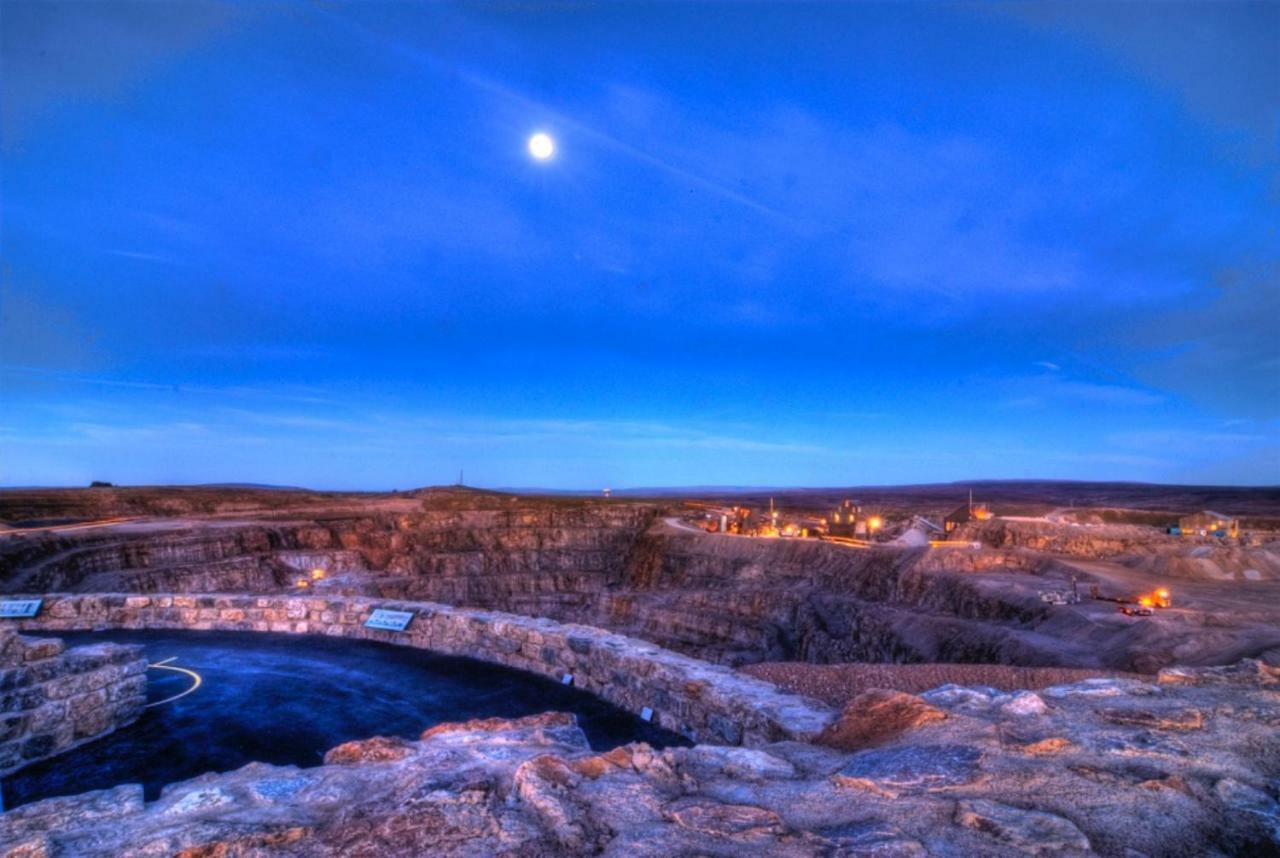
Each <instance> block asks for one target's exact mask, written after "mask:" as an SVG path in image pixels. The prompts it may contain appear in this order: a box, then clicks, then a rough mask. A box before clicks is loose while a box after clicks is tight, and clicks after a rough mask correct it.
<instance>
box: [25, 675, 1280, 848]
mask: <svg viewBox="0 0 1280 858" xmlns="http://www.w3.org/2000/svg"><path fill="white" fill-rule="evenodd" d="M1271 661H1272V663H1268V662H1267V661H1260V660H1246V661H1243V662H1240V663H1238V664H1237V665H1235V666H1232V667H1225V668H1200V669H1181V668H1175V669H1168V670H1165V671H1162V672H1161V674H1160V675H1159V678H1158V681H1157V682H1154V683H1149V682H1144V681H1140V680H1134V679H1125V678H1099V679H1091V680H1086V681H1082V682H1076V683H1072V684H1068V685H1059V686H1052V687H1049V688H1045V689H1042V690H1041V691H1039V692H1038V693H1037V692H1031V691H1021V692H1012V693H1010V692H1000V691H996V690H995V689H990V688H982V687H960V686H954V685H951V686H943V687H940V688H937V689H933V690H931V691H928V692H925V693H924V694H921V695H918V696H917V695H908V694H903V693H899V692H887V691H881V692H868V693H867V694H864V695H862V696H860V697H859V698H857V699H855V700H854V701H852V702H851V703H850V705H849V706H848V707H847V708H846V710H845V713H844V716H843V718H842V719H841V721H840V722H839V723H838V724H836V725H834V726H833V727H832V728H831V729H830V730H829V731H828V734H827V735H825V736H824V737H823V738H822V739H821V740H820V741H819V743H816V744H808V743H801V742H782V743H777V744H772V745H767V746H764V747H762V748H755V749H747V748H737V747H722V746H711V745H699V746H696V747H693V748H675V749H668V750H664V751H660V752H659V751H654V750H652V749H651V748H649V747H648V746H647V745H642V744H636V745H628V746H624V747H622V748H618V749H615V750H613V751H610V752H608V753H603V754H599V753H595V752H593V751H591V749H590V748H589V747H588V746H587V743H586V740H585V737H584V736H583V734H582V732H581V731H580V730H579V729H578V727H577V726H576V724H575V723H574V720H573V718H572V716H568V715H563V714H556V713H547V714H544V715H539V716H533V717H530V718H524V719H520V720H515V721H508V720H500V719H491V720H485V721H472V722H467V723H463V724H449V725H441V726H437V727H434V728H431V729H429V730H427V731H426V732H424V733H423V734H422V736H421V737H420V738H419V739H418V740H417V741H407V740H403V739H394V738H373V739H368V740H365V741H360V742H353V743H349V744H346V745H342V746H340V747H338V748H335V749H333V750H332V751H330V752H329V754H328V755H327V756H326V758H325V764H324V765H323V766H319V767H316V768H310V769H298V768H294V767H275V766H268V765H264V764H258V763H255V764H252V765H249V766H246V767H245V768H243V769H240V770H239V771H235V772H229V773H225V774H209V775H205V776H202V777H200V778H196V779H194V780H191V781H187V782H185V783H180V784H174V785H172V786H170V787H168V788H167V789H166V790H165V792H164V794H163V795H162V797H161V798H160V799H159V800H158V801H155V802H152V803H150V804H144V802H143V799H142V788H141V787H140V786H121V787H117V788H115V789H112V790H106V791H101V792H95V793H87V794H84V795H81V796H75V797H70V798H56V799H49V800H46V801H42V802H39V803H36V804H32V805H28V806H25V807H21V808H18V809H16V810H14V811H11V812H9V813H7V814H4V815H3V816H0V855H6V856H38V855H52V856H57V855H77V856H81V855H83V856H120V855H126V856H129V855H131V856H139V855H173V854H178V855H183V856H192V857H193V858H194V856H236V855H257V854H272V855H286V856H288V855H296V856H320V855H344V856H362V855H367V856H373V855H378V856H386V855H475V856H490V855H521V856H531V855H587V854H603V855H619V856H621V855H625V856H664V858H665V856H673V855H725V856H729V855H732V856H735V858H740V856H744V855H770V856H792V855H794V856H810V855H813V856H818V855H821V856H923V855H942V856H961V855H963V856H971V855H991V856H1000V855H1024V854H1035V855H1085V854H1102V855H1115V856H1144V855H1145V856H1172V855H1197V856H1198V855H1210V856H1212V855H1273V854H1277V853H1278V852H1280V803H1278V802H1277V798H1278V797H1280V666H1277V665H1278V664H1280V660H1276V659H1272V660H1271ZM823 743H825V744H823ZM833 746H835V747H833Z"/></svg>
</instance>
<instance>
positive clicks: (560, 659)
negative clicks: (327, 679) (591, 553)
mask: <svg viewBox="0 0 1280 858" xmlns="http://www.w3.org/2000/svg"><path fill="white" fill-rule="evenodd" d="M28 598H42V599H43V600H44V605H43V609H42V610H41V612H40V615H39V616H37V617H35V618H32V619H25V620H20V621H16V622H12V627H16V628H18V629H21V630H23V631H33V632H44V633H52V632H57V631H102V630H108V629H177V630H191V631H230V632H256V633H263V632H273V633H281V634H308V635H326V636H335V637H345V638H354V639H358V640H368V641H377V642H382V643H387V644H393V645H398V646H408V647H412V648H415V649H422V650H429V651H431V652H435V653H441V654H444V655H455V656H466V657H469V658H475V659H478V660H480V661H486V662H490V663H493V664H500V665H503V666H505V667H510V668H514V669H517V670H523V671H526V672H529V673H533V674H538V675H541V676H545V677H548V678H550V679H553V680H555V681H557V682H560V681H564V677H565V676H566V675H567V676H571V677H572V683H573V685H574V686H575V687H577V688H581V689H583V690H585V691H588V692H590V693H592V694H595V695H596V696H598V697H600V698H602V699H604V700H607V701H609V702H610V703H613V704H614V705H616V706H618V707H620V708H622V709H625V710H627V711H630V712H633V713H636V714H640V715H641V716H642V717H643V713H644V712H645V710H650V711H651V712H652V720H653V721H654V722H655V723H657V724H659V725H661V726H662V727H665V728H667V729H669V730H674V731H676V732H678V733H681V734H682V735H684V736H686V737H687V738H689V739H691V740H693V741H695V742H701V743H713V744H724V745H747V746H759V745H765V744H769V743H771V742H778V741H783V740H788V739H792V740H799V741H808V740H811V739H812V738H814V737H815V736H817V735H818V734H819V733H821V732H822V730H823V729H824V728H826V727H827V726H828V725H829V724H831V723H832V722H833V721H834V719H835V717H836V713H835V712H834V711H833V710H831V709H829V708H828V707H827V706H825V705H824V704H822V703H819V702H818V701H815V700H811V699H809V698H805V697H800V696H798V695H794V694H791V693H788V692H785V691H783V690H781V689H779V688H778V687H777V686H775V685H773V684H771V683H768V682H765V681H763V680H758V679H754V678H752V677H749V676H746V675H744V674H741V673H738V672H736V671H734V670H732V669H731V668H728V667H724V666H721V665H715V664H711V663H708V662H704V661H700V660H698V659H695V658H692V657H689V656H686V655H681V654H679V653H676V652H672V651H670V650H666V649H663V648H662V647H659V646H656V645H654V644H651V643H648V642H647V641H643V640H639V639H636V638H630V637H626V636H623V635H619V634H615V633H613V632H609V631H605V630H603V629H599V628H595V627H592V626H584V625H577V624H570V623H559V622H556V621H554V620H549V619H545V618H540V617H527V616H521V615H517V614H508V613H502V612H498V611H487V610H476V609H467V608H457V607H453V606H450V605H443V604H438V603H434V602H411V601H387V600H380V599H373V598H362V597H328V596H324V597H321V596H283V595H266V596H263V595H244V594H217V593H213V594H202V595H192V594H164V593H157V594H146V595H139V594H128V593H93V594H90V593H86V594H37V595H35V596H30V597H28ZM375 609H388V610H395V611H410V612H413V614H414V618H413V620H412V622H410V623H409V626H408V628H407V629H406V630H405V631H404V632H393V631H384V630H380V629H372V628H367V627H366V626H365V625H364V623H365V621H366V620H367V619H368V618H369V616H370V614H371V613H372V612H373V611H374V610H375ZM6 625H9V623H8V622H6Z"/></svg>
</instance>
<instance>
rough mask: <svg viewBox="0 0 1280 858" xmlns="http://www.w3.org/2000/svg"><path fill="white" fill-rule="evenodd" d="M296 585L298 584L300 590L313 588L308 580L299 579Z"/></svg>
mask: <svg viewBox="0 0 1280 858" xmlns="http://www.w3.org/2000/svg"><path fill="white" fill-rule="evenodd" d="M294 583H295V584H297V586H298V589H299V590H305V589H307V588H308V587H310V586H311V582H310V581H308V580H307V579H306V578H299V579H298V580H297V581H295V582H294Z"/></svg>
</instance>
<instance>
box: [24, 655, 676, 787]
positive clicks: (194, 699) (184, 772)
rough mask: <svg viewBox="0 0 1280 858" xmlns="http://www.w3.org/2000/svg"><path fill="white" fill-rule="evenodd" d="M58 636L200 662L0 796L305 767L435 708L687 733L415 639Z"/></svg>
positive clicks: (653, 739)
mask: <svg viewBox="0 0 1280 858" xmlns="http://www.w3.org/2000/svg"><path fill="white" fill-rule="evenodd" d="M62 637H64V638H65V639H66V640H67V643H68V644H75V643H87V642H94V641H108V640H109V641H118V642H127V643H140V644H143V645H144V646H146V648H147V656H148V658H149V659H150V661H152V662H160V661H165V660H166V659H170V658H172V659H173V660H172V661H169V662H167V663H168V664H169V665H171V666H173V667H183V668H187V669H189V670H192V671H194V672H196V673H198V674H199V675H200V677H201V679H202V683H201V685H200V686H199V688H197V689H196V690H195V691H194V692H192V693H190V694H187V695H186V696H183V697H181V698H180V699H177V700H174V701H172V702H169V703H163V704H161V705H158V706H152V707H150V708H148V709H147V710H146V712H145V713H144V714H143V716H142V717H141V718H140V719H139V720H138V721H137V722H136V723H134V724H132V725H130V726H128V727H125V728H124V729H122V730H117V731H116V732H115V733H113V734H111V735H110V736H107V737H105V738H102V739H99V740H97V741H95V742H91V743H90V744H87V745H84V746H82V747H80V748H77V749H76V750H74V751H71V752H70V753H66V754H61V755H59V756H57V757H54V758H52V759H50V760H45V761H43V762H40V763H36V764H35V765H31V766H28V767H26V768H25V769H22V770H20V771H18V772H16V773H14V774H12V775H10V776H9V777H7V778H5V779H4V783H3V791H4V801H5V806H6V807H16V806H17V805H19V804H23V803H26V802H30V801H35V800H37V799H41V798H48V797H49V796H54V795H68V794H72V793H78V792H84V791H86V790H92V789H103V788H105V787H110V786H115V785H117V784H122V783H141V784H142V785H143V787H144V789H145V792H146V796H147V799H148V800H150V799H153V798H155V797H157V796H158V795H159V794H160V788H161V787H163V786H164V785H165V784H169V783H173V782H175V781H181V780H186V779H187V778H192V777H195V776H196V775H199V774H202V773H203V772H208V771H219V772H221V771H230V770H232V769H237V768H239V767H240V766H243V765H244V764H246V763H249V762H252V761H253V760H261V761H263V762H267V763H276V764H282V765H283V764H294V765H298V766H316V765H320V764H321V762H322V759H321V758H322V757H323V756H324V752H325V751H327V750H328V749H330V748H332V747H334V746H335V745H339V744H341V743H343V742H346V741H349V740H351V739H362V738H367V737H369V736H376V735H383V736H388V735H394V736H403V737H406V738H416V737H417V736H418V735H419V734H420V733H421V732H422V731H423V730H424V729H425V728H427V727H430V726H432V725H433V724H439V723H442V722H445V721H462V720H466V719H468V718H482V717H490V716H501V717H517V716H520V715H529V714H533V713H537V712H545V711H548V710H560V711H566V712H573V713H574V714H575V715H577V716H578V724H579V725H580V726H581V727H582V729H583V731H584V732H585V733H586V735H587V739H588V741H590V743H591V747H592V748H595V749H596V750H607V749H609V748H613V747H616V746H618V745H621V744H625V743H627V742H632V741H645V742H648V743H650V744H651V745H654V746H655V747H663V746H667V745H675V744H679V745H683V744H688V742H687V741H686V740H685V739H684V738H683V737H681V736H679V735H678V734H676V733H672V732H671V731H669V730H664V729H662V728H660V727H656V726H654V725H652V724H647V723H645V722H644V721H641V720H640V719H639V718H637V717H635V716H634V715H631V714H630V713H628V712H625V711H623V710H621V709H618V708H617V707H615V706H612V705H610V704H608V703H606V702H604V701H603V700H601V699H600V698H598V697H594V696H592V695H590V694H587V693H586V692H583V691H578V690H575V689H573V688H569V687H566V686H562V685H560V684H558V683H556V682H553V681H551V680H548V679H543V678H541V677H538V676H534V675H532V674H528V673H522V672H520V671H516V670H510V669H507V668H503V667H497V666H494V665H490V664H485V663H483V662H479V661H473V660H471V659H467V658H455V657H450V656H441V655H434V654H432V653H428V652H423V651H421V650H413V649H408V648H402V647H396V646H391V645H388V644H378V643H370V642H367V641H350V640H340V639H334V638H322V637H302V636H296V635H270V634H229V633H220V632H153V631H148V632H95V633H66V634H63V635H62ZM147 677H148V687H147V697H148V701H149V702H152V703H154V702H157V701H163V700H165V699H166V698H169V697H172V696H173V695H176V694H179V693H180V692H182V691H183V690H185V689H187V688H190V687H191V686H192V684H193V679H192V678H191V677H190V676H188V675H186V674H182V673H177V672H174V671H169V670H160V669H156V668H152V669H150V670H148V671H147Z"/></svg>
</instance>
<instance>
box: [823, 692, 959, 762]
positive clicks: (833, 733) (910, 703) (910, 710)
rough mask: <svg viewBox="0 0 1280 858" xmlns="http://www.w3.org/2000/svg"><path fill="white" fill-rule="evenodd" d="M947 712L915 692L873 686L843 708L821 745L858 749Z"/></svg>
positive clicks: (888, 738) (882, 741)
mask: <svg viewBox="0 0 1280 858" xmlns="http://www.w3.org/2000/svg"><path fill="white" fill-rule="evenodd" d="M946 717H947V714H946V713H945V712H943V711H942V710H941V709H938V708H937V707H935V706H930V705H929V704H928V703H926V702H925V701H924V700H923V699H921V698H920V697H918V696H916V695H914V694H903V693H902V692H900V691H889V690H885V689H872V690H870V691H865V692H863V693H862V694H859V695H858V696H857V697H855V698H854V699H853V700H851V701H850V702H849V704H848V705H847V706H845V707H844V711H843V712H841V713H840V717H839V719H837V720H836V722H835V723H834V724H832V725H831V726H830V727H828V728H827V729H826V730H823V731H822V733H821V734H820V735H819V736H818V738H817V739H816V740H815V741H816V742H817V743H818V744H821V745H828V746H830V747H833V748H840V749H842V750H846V751H857V750H860V749H862V748H869V747H872V746H875V745H880V744H883V743H885V742H887V741H888V740H890V739H892V738H894V737H895V736H898V735H900V734H902V733H904V732H906V731H907V730H911V729H914V728H916V727H920V726H923V725H925V724H931V723H933V722H935V721H941V720H943V719H944V718H946Z"/></svg>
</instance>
